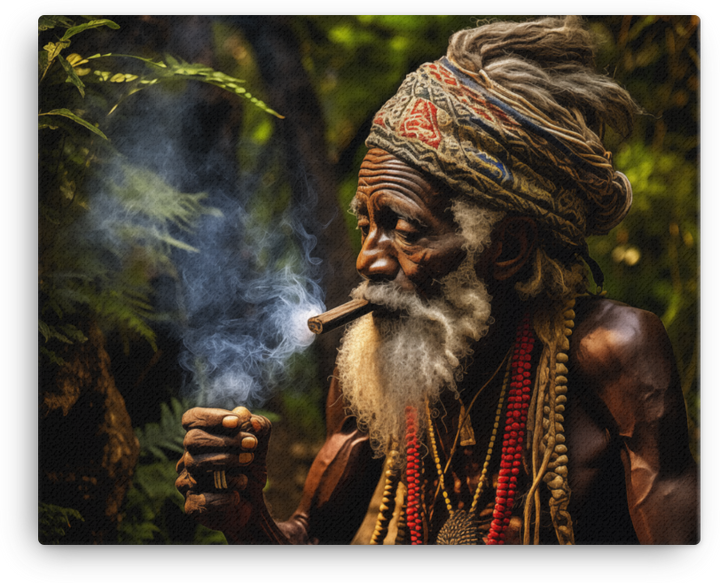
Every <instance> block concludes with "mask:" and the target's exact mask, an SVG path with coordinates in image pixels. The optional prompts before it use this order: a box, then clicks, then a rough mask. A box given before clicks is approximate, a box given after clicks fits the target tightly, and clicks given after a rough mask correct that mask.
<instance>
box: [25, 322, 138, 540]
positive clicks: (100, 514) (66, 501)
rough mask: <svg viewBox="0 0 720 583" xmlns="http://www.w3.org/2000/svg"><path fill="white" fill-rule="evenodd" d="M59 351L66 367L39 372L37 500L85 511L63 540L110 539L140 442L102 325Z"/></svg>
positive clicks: (92, 326) (115, 533)
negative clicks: (115, 375) (114, 374)
mask: <svg viewBox="0 0 720 583" xmlns="http://www.w3.org/2000/svg"><path fill="white" fill-rule="evenodd" d="M60 356H61V357H62V358H63V360H65V364H64V365H62V366H60V367H56V366H53V368H52V369H50V366H48V367H46V368H45V369H44V370H42V371H41V379H40V380H41V385H40V435H39V453H40V459H39V465H40V476H39V498H40V501H41V502H45V503H49V504H55V505H57V506H63V507H70V508H74V509H76V510H78V511H79V512H80V514H81V515H82V517H83V519H84V521H85V522H84V523H83V524H82V525H81V526H80V527H77V528H76V529H75V530H72V529H71V530H70V531H69V532H68V534H67V536H66V537H65V538H64V539H63V541H62V542H63V543H71V544H79V543H94V544H102V543H112V542H115V541H116V535H117V524H118V522H119V512H120V506H121V504H122V501H123V499H124V497H125V493H126V492H127V490H128V489H129V488H130V485H131V478H132V475H133V471H134V468H135V464H136V463H137V460H138V456H139V453H140V445H139V444H138V441H137V438H136V437H135V433H134V432H133V429H132V424H131V423H130V416H129V415H128V413H127V410H126V409H125V401H124V400H123V398H122V396H121V395H120V393H119V391H118V390H117V388H116V387H115V381H114V380H113V377H112V374H111V373H110V357H109V356H108V353H107V351H106V350H105V341H104V338H103V335H102V332H100V329H99V328H98V327H97V326H96V325H95V324H91V325H90V327H89V333H88V340H87V342H85V343H84V344H73V345H70V346H68V347H67V348H66V350H65V351H64V353H60Z"/></svg>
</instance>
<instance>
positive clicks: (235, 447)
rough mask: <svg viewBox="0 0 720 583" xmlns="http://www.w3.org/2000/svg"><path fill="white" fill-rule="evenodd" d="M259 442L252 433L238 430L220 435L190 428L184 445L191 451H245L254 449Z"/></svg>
mask: <svg viewBox="0 0 720 583" xmlns="http://www.w3.org/2000/svg"><path fill="white" fill-rule="evenodd" d="M257 444H258V439H257V437H255V436H254V435H251V434H250V433H243V432H238V433H235V435H222V434H220V435H218V434H215V433H208V432H207V431H203V430H202V429H190V430H189V431H188V432H187V433H186V434H185V439H184V440H183V446H184V447H185V449H186V450H187V451H189V452H190V453H203V452H210V451H224V452H228V453H242V452H243V451H254V450H255V448H256V447H257Z"/></svg>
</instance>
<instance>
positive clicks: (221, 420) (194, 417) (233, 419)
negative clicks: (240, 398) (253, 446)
mask: <svg viewBox="0 0 720 583" xmlns="http://www.w3.org/2000/svg"><path fill="white" fill-rule="evenodd" d="M182 426H183V427H184V428H185V429H186V430H189V429H205V430H209V431H219V432H221V433H228V432H232V431H233V430H235V429H240V430H241V431H244V432H248V433H254V434H256V435H257V436H258V437H263V436H265V435H267V434H269V433H270V428H271V424H270V421H268V420H267V419H266V418H265V417H262V416H261V415H253V414H252V413H250V411H248V410H247V409H246V408H245V407H235V409H233V410H232V411H228V410H227V409H216V408H205V407H195V408H193V409H190V410H188V411H185V413H184V414H183V416H182Z"/></svg>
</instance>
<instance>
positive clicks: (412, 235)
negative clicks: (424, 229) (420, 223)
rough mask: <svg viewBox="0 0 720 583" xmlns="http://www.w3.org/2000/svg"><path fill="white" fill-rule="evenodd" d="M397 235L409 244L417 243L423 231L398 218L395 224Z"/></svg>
mask: <svg viewBox="0 0 720 583" xmlns="http://www.w3.org/2000/svg"><path fill="white" fill-rule="evenodd" d="M395 235H396V236H397V237H399V238H400V240H401V241H402V242H404V243H408V244H412V243H416V242H417V241H418V240H419V239H420V238H421V237H422V233H421V232H420V231H419V230H418V228H417V227H415V226H414V225H412V224H411V223H408V222H407V221H405V220H403V219H398V222H397V224H396V225H395Z"/></svg>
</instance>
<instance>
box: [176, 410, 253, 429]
mask: <svg viewBox="0 0 720 583" xmlns="http://www.w3.org/2000/svg"><path fill="white" fill-rule="evenodd" d="M225 417H238V415H237V414H234V413H233V412H232V411H228V410H227V409H217V408H210V407H194V408H193V409H189V410H187V411H185V413H184V414H183V416H182V426H183V427H184V428H185V429H193V428H196V427H199V428H202V429H209V428H213V427H216V428H220V427H223V419H224V418H225ZM238 425H239V421H238ZM228 429H233V428H232V427H229V428H228Z"/></svg>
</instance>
